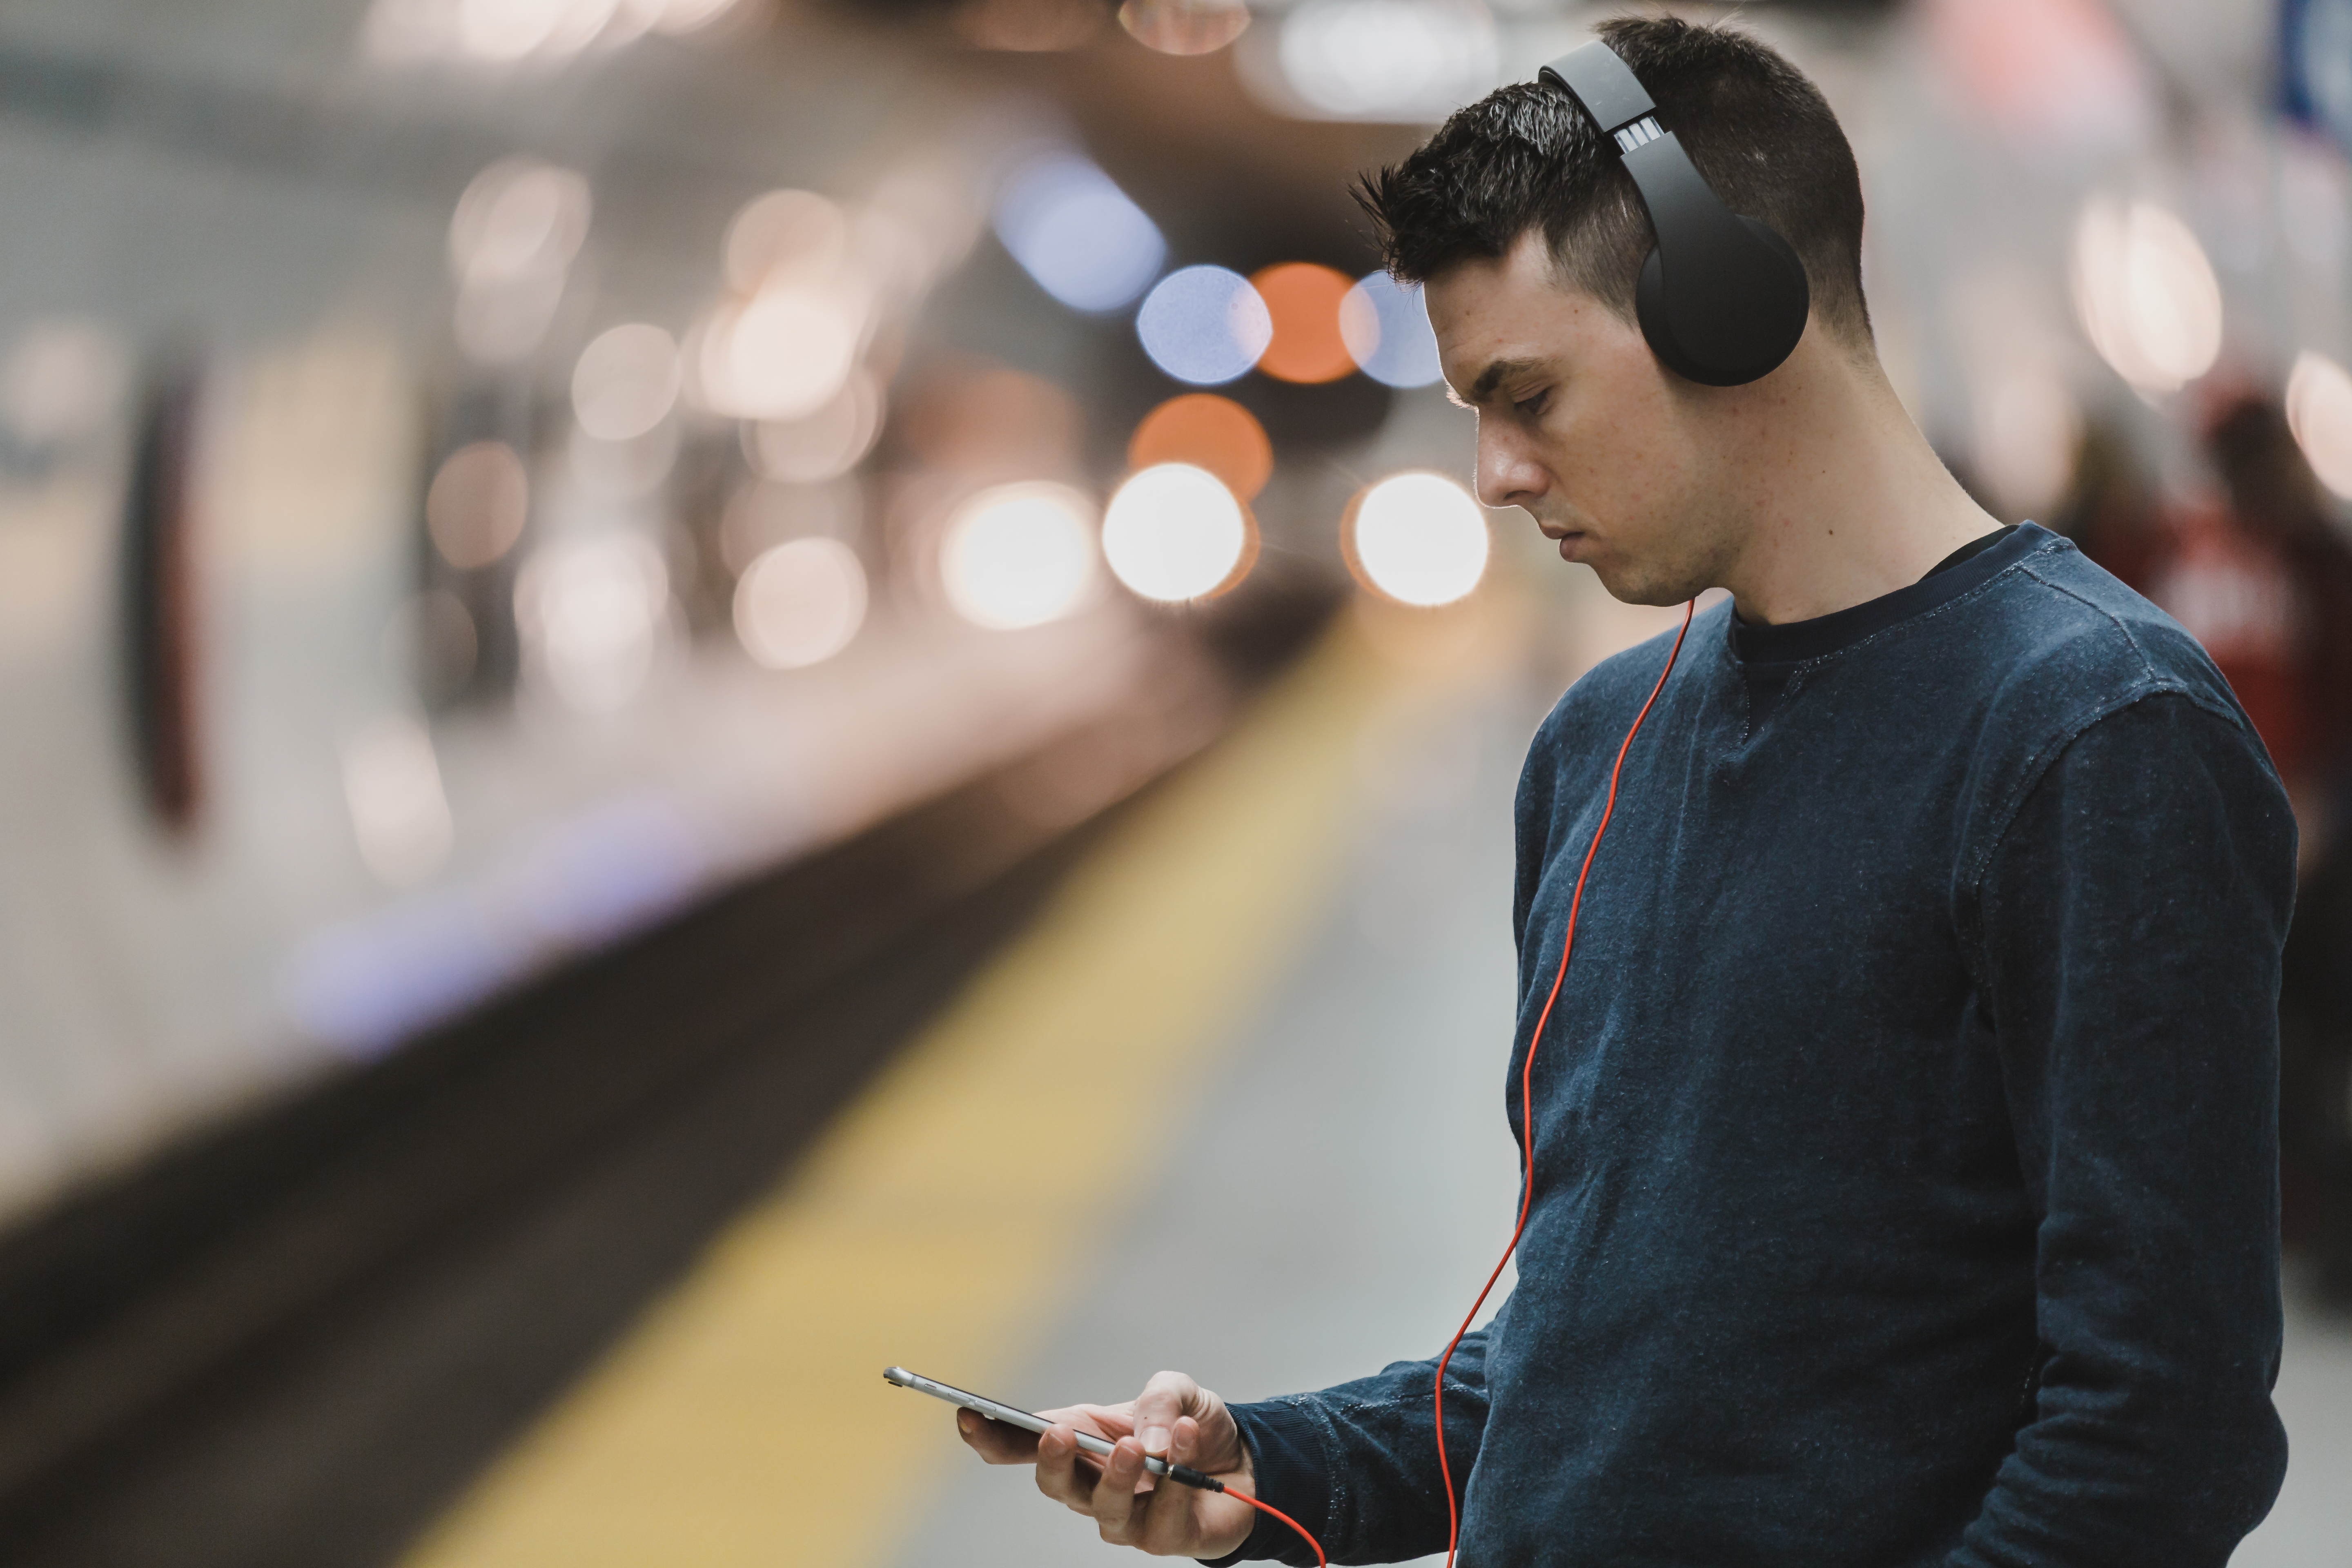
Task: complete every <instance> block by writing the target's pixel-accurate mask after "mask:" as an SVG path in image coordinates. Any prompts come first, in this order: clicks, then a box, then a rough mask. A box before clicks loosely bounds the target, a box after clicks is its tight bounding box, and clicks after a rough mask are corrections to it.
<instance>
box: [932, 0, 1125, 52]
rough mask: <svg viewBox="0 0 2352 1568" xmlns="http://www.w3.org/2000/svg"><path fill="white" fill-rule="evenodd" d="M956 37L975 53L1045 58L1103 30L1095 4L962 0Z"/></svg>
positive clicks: (1093, 0)
mask: <svg viewBox="0 0 2352 1568" xmlns="http://www.w3.org/2000/svg"><path fill="white" fill-rule="evenodd" d="M954 23H955V30H956V36H957V37H960V38H961V39H962V40H963V41H964V42H965V43H967V44H970V45H971V47H973V48H976V49H1003V50H1006V51H1008V52H1011V53H1017V54H1044V53H1048V52H1051V51H1054V50H1057V49H1075V48H1076V47H1078V46H1079V45H1080V44H1083V43H1085V42H1086V41H1087V39H1088V38H1091V37H1094V36H1095V34H1097V32H1099V31H1101V30H1102V23H1103V13H1102V6H1101V5H1099V4H1097V0H964V3H963V4H962V5H958V6H957V7H956V9H955V17H954Z"/></svg>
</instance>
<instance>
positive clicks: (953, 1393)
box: [882, 1366, 1224, 1491]
mask: <svg viewBox="0 0 2352 1568" xmlns="http://www.w3.org/2000/svg"><path fill="white" fill-rule="evenodd" d="M882 1380H883V1381H884V1382H885V1383H894V1384H898V1386H899V1387H900V1388H911V1389H913V1390H914V1391H915V1392H916V1393H918V1394H929V1395H930V1396H931V1397H932V1398H933V1399H944V1400H946V1401H947V1402H948V1403H949V1404H950V1405H962V1406H963V1407H964V1408H965V1409H966V1410H976V1411H978V1412H980V1414H982V1415H985V1416H987V1417H988V1418H989V1419H990V1420H991V1421H1002V1422H1003V1423H1004V1424H1005V1425H1006V1426H1018V1427H1020V1428H1021V1429H1022V1430H1023V1431H1024V1432H1045V1431H1049V1430H1051V1429H1052V1427H1053V1425H1054V1424H1053V1423H1052V1422H1051V1421H1048V1420H1046V1419H1045V1417H1044V1416H1042V1415H1035V1414H1033V1413H1032V1412H1030V1411H1026V1410H1023V1409H1021V1408H1019V1407H1018V1406H1016V1405H1006V1404H1003V1402H1001V1401H999V1400H994V1399H990V1398H987V1397H985V1396H983V1395H981V1394H971V1393H968V1392H966V1391H965V1390H963V1389H961V1388H958V1387H956V1386H955V1385H954V1384H946V1383H940V1382H938V1381H936V1380H934V1379H932V1378H928V1377H924V1376H921V1375H919V1373H911V1372H908V1370H907V1369H906V1368H905V1367H903V1366H886V1367H884V1368H883V1369H882ZM1076 1436H1077V1439H1078V1447H1079V1449H1080V1450H1081V1451H1082V1452H1085V1453H1088V1454H1092V1455H1093V1456H1095V1458H1098V1459H1100V1458H1108V1457H1109V1455H1110V1450H1111V1445H1110V1442H1109V1440H1108V1438H1103V1437H1097V1436H1095V1435H1094V1434H1093V1433H1091V1432H1079V1433H1077V1434H1076ZM1143 1468H1145V1469H1147V1470H1149V1471H1150V1472H1151V1473H1152V1474H1153V1475H1155V1476H1164V1475H1168V1474H1170V1473H1171V1472H1170V1470H1169V1466H1168V1461H1167V1460H1165V1459H1160V1458H1152V1457H1151V1456H1150V1455H1149V1454H1147V1455H1145V1456H1144V1459H1143ZM1175 1470H1176V1479H1178V1480H1180V1481H1183V1482H1185V1483H1186V1484H1188V1485H1192V1486H1200V1485H1202V1480H1205V1479H1206V1478H1202V1480H1195V1479H1193V1477H1194V1476H1195V1475H1197V1474H1198V1473H1199V1472H1197V1471H1195V1470H1192V1469H1191V1468H1189V1467H1187V1466H1183V1465H1178V1466H1177V1467H1176V1468H1175ZM1211 1484H1212V1485H1213V1483H1211ZM1215 1489H1216V1490H1218V1491H1223V1490H1224V1489H1223V1487H1216V1488H1215Z"/></svg>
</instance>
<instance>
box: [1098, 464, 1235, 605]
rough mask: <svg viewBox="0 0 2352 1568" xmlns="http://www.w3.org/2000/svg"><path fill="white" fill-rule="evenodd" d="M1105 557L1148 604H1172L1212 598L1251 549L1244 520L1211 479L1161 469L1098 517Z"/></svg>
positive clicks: (1230, 496) (1150, 471) (1122, 492)
mask: <svg viewBox="0 0 2352 1568" xmlns="http://www.w3.org/2000/svg"><path fill="white" fill-rule="evenodd" d="M1102 547H1103V557H1104V559H1105V560H1107V561H1108V562H1109V563H1110V569H1111V573H1112V574H1113V575H1114V576H1116V577H1118V580H1119V581H1120V582H1121V583H1123V584H1126V585H1127V586H1128V587H1129V589H1130V590H1132V591H1133V592H1135V593H1137V594H1139V595H1142V596H1143V597H1144V598H1147V599H1157V600H1159V601H1160V602H1162V603H1169V604H1172V603H1176V602H1179V601H1181V600H1185V599H1197V598H1200V597H1202V595H1207V594H1212V593H1214V592H1215V591H1216V590H1217V589H1218V588H1219V587H1221V586H1223V584H1224V583H1225V581H1226V579H1227V578H1229V577H1231V576H1232V575H1233V574H1234V568H1235V567H1236V566H1239V565H1240V564H1241V563H1242V557H1243V555H1244V553H1246V552H1247V551H1248V549H1249V520H1248V518H1247V517H1246V516H1244V513H1243V511H1242V504H1241V502H1240V501H1238V500H1234V492H1233V491H1231V490H1229V489H1226V488H1225V487H1224V485H1223V483H1222V482H1221V481H1220V480H1219V479H1217V477H1216V476H1215V475H1214V474H1212V473H1210V472H1209V471H1208V470H1207V469H1205V468H1194V467H1193V466H1192V464H1190V463H1160V464H1158V465H1156V466H1155V467H1152V468H1145V469H1144V470H1143V471H1142V472H1140V473H1139V474H1137V475H1136V476H1135V477H1134V478H1132V479H1129V480H1128V481H1127V483H1125V484H1123V485H1121V486H1120V487H1119V488H1118V494H1117V495H1115V496H1113V497H1111V500H1110V505H1109V507H1108V509H1106V510H1105V511H1104V513H1103V534H1102Z"/></svg>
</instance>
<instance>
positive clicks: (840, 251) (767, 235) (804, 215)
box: [724, 191, 849, 294]
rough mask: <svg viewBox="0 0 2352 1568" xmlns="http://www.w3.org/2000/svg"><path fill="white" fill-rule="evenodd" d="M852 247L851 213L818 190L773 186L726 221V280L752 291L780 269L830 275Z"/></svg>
mask: <svg viewBox="0 0 2352 1568" xmlns="http://www.w3.org/2000/svg"><path fill="white" fill-rule="evenodd" d="M848 252H849V218H848V216H846V215H845V214H844V213H843V212H842V210H841V207H840V206H839V205H838V204H836V203H835V202H832V201H830V200H828V199H826V198H825V197H824V196H821V195H817V194H816V193H815V192H814V191H770V192H769V193H768V194H767V195H763V196H759V197H755V198H754V199H752V200H751V201H750V202H747V203H745V204H744V206H743V209H742V210H741V211H740V212H739V213H737V214H736V215H735V217H734V221H733V222H731V223H730V224H729V225H728V226H727V242H726V248H725V252H724V254H725V258H726V268H727V281H728V283H729V284H730V286H732V287H733V288H734V289H735V291H736V292H737V293H739V294H754V293H757V292H758V291H759V289H760V287H761V284H763V283H765V282H767V281H768V279H770V278H772V277H773V276H775V275H776V274H779V273H782V274H785V275H788V276H790V275H799V274H807V275H812V276H818V277H823V276H829V275H830V274H831V273H832V272H833V271H834V270H835V268H838V267H839V266H840V265H841V263H842V259H843V258H844V257H845V256H846V255H847V254H848Z"/></svg>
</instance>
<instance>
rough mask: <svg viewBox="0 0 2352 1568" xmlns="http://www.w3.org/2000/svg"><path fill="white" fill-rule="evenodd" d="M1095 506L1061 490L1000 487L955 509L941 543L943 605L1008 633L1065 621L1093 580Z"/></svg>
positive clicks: (1082, 600) (977, 623) (1045, 486)
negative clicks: (944, 597)
mask: <svg viewBox="0 0 2352 1568" xmlns="http://www.w3.org/2000/svg"><path fill="white" fill-rule="evenodd" d="M1096 555H1097V549H1096V545H1095V537H1094V506H1093V503H1091V502H1090V501H1088V500H1087V498H1086V497H1085V496H1083V495H1081V494H1079V493H1078V492H1077V491H1076V490H1074V489H1070V488H1069V487H1068V486H1067V485H1056V484H1047V483H1044V482H1034V483H1024V484H1011V485H998V486H995V487H993V488H992V489H985V490H982V491H981V492H980V493H979V494H978V495H976V496H973V497H972V498H971V500H968V501H965V502H964V503H963V504H962V505H961V506H960V507H958V508H957V509H956V510H955V513H954V515H953V516H951V517H950V518H949V519H948V524H947V530H946V531H945V533H944V534H943V535H942V536H941V537H940V584H941V585H942V586H943V587H944V588H945V589H946V590H947V595H948V603H949V604H950V605H954V606H955V610H956V613H957V614H958V615H960V616H963V618H964V619H966V620H968V621H970V622H971V623H972V624H973V625H974V626H986V627H988V628H990V629H991V630H994V631H1013V630H1017V629H1018V628H1020V627H1023V626H1043V625H1045V623H1046V622H1048V621H1057V620H1060V619H1062V618H1063V617H1064V616H1067V615H1070V614H1071V613H1072V612H1074V611H1076V610H1077V609H1078V608H1079V607H1080V606H1082V605H1085V603H1086V602H1087V599H1088V598H1090V597H1092V595H1093V594H1094V590H1095V585H1096V583H1097V574H1096V566H1095V558H1096Z"/></svg>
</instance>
